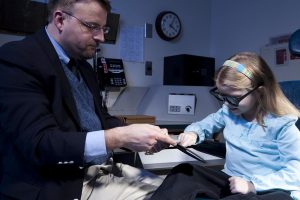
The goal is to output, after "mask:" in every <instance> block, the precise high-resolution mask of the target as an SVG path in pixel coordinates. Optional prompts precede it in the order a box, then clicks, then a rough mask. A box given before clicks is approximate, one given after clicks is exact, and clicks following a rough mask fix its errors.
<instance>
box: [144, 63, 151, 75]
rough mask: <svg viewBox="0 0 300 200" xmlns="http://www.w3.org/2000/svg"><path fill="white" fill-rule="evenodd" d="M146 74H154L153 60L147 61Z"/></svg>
mask: <svg viewBox="0 0 300 200" xmlns="http://www.w3.org/2000/svg"><path fill="white" fill-rule="evenodd" d="M145 75H146V76H152V62H151V61H146V62H145Z"/></svg>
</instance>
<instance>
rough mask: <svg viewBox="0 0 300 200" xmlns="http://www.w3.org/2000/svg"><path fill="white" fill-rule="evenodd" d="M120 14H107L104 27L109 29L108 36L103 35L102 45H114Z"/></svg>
mask: <svg viewBox="0 0 300 200" xmlns="http://www.w3.org/2000/svg"><path fill="white" fill-rule="evenodd" d="M119 21H120V14H117V13H109V14H108V15H107V21H106V26H109V27H110V31H109V33H108V34H105V35H104V39H105V41H104V43H109V44H115V43H116V40H117V34H118V30H119Z"/></svg>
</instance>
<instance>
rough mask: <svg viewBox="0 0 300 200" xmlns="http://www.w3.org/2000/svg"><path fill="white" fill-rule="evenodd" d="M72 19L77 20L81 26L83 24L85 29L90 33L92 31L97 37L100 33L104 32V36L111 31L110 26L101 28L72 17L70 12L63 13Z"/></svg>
mask: <svg viewBox="0 0 300 200" xmlns="http://www.w3.org/2000/svg"><path fill="white" fill-rule="evenodd" d="M61 12H63V13H65V14H67V15H69V16H71V17H74V18H75V19H77V20H78V21H79V22H80V24H82V25H83V26H84V27H86V28H87V29H88V30H89V31H91V33H92V34H93V35H96V34H98V33H99V32H100V31H103V33H104V34H108V33H109V31H110V27H109V26H103V27H101V26H100V25H99V24H95V23H89V22H85V21H83V20H81V19H79V18H78V17H75V16H74V15H72V14H71V13H69V12H66V11H61Z"/></svg>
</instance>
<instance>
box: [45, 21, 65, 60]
mask: <svg viewBox="0 0 300 200" xmlns="http://www.w3.org/2000/svg"><path fill="white" fill-rule="evenodd" d="M45 30H46V33H47V35H48V37H49V39H50V41H51V43H52V45H53V46H54V49H55V51H56V53H57V55H58V57H59V60H60V61H61V62H63V63H64V64H68V63H69V61H70V58H69V56H67V54H66V52H65V51H64V50H63V48H62V47H61V46H60V45H59V44H58V42H57V41H56V40H55V39H54V38H53V37H52V36H51V35H50V34H49V33H48V31H47V28H46V27H45Z"/></svg>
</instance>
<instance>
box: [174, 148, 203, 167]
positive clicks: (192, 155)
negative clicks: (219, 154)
mask: <svg viewBox="0 0 300 200" xmlns="http://www.w3.org/2000/svg"><path fill="white" fill-rule="evenodd" d="M175 148H177V149H178V150H180V151H182V152H183V153H185V154H187V155H189V156H191V157H192V158H195V159H196V160H198V161H200V162H203V163H206V160H204V159H203V158H202V157H201V156H199V155H197V154H196V153H194V152H193V151H191V150H189V149H188V148H186V147H184V146H181V145H180V144H177V145H176V146H175Z"/></svg>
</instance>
